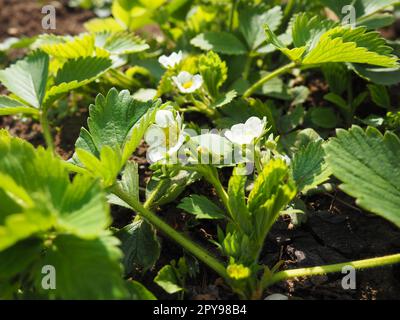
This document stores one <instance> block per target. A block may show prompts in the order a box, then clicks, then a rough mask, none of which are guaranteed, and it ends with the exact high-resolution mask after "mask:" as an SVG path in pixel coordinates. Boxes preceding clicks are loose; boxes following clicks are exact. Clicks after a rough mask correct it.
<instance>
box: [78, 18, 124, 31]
mask: <svg viewBox="0 0 400 320" xmlns="http://www.w3.org/2000/svg"><path fill="white" fill-rule="evenodd" d="M83 25H84V27H85V29H86V30H87V31H89V32H93V33H96V32H118V31H124V30H125V27H124V26H122V25H121V24H120V23H119V22H118V21H117V20H115V19H114V18H103V19H102V18H94V19H91V20H89V21H88V22H85V23H84V24H83Z"/></svg>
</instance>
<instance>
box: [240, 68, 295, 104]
mask: <svg viewBox="0 0 400 320" xmlns="http://www.w3.org/2000/svg"><path fill="white" fill-rule="evenodd" d="M295 66H296V63H295V62H291V63H289V64H287V65H285V66H283V67H282V68H279V69H277V70H275V71H274V72H272V73H269V74H267V75H266V76H265V77H263V78H261V79H260V80H259V81H257V82H256V83H255V84H253V85H252V86H251V87H250V88H249V89H247V91H246V92H245V93H244V95H243V97H244V98H248V97H250V96H251V95H252V94H253V93H254V92H256V91H257V90H258V89H259V88H260V87H261V86H262V85H263V84H264V83H266V82H268V81H271V80H272V79H275V78H276V77H279V76H280V75H282V74H285V73H287V72H289V71H290V70H292V69H293V68H294V67H295Z"/></svg>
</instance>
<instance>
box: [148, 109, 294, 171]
mask: <svg viewBox="0 0 400 320" xmlns="http://www.w3.org/2000/svg"><path fill="white" fill-rule="evenodd" d="M266 124H267V122H266V119H265V118H264V119H259V118H257V117H251V118H249V119H248V120H247V121H246V122H245V123H239V124H236V125H234V126H232V128H231V129H230V130H227V131H225V134H224V135H225V137H223V136H221V135H219V134H216V133H205V134H202V135H196V134H195V135H193V134H189V132H185V130H184V125H183V122H182V118H181V116H180V115H179V113H178V112H176V111H175V110H174V109H173V108H167V109H164V110H159V111H157V113H156V117H155V122H154V124H152V125H151V126H150V127H149V129H148V130H147V132H146V134H145V137H144V139H145V141H146V143H147V144H148V145H149V149H148V152H147V156H148V160H149V161H150V162H151V163H155V162H159V161H164V160H167V161H168V162H169V163H178V161H180V160H181V159H180V158H179V159H178V156H179V155H180V152H181V151H185V150H184V149H182V150H181V148H182V146H183V145H184V144H185V142H186V141H188V140H191V141H192V143H194V144H195V145H198V146H199V147H198V148H197V149H198V150H202V151H201V153H202V154H203V153H206V154H208V153H210V155H211V154H212V155H213V156H216V157H217V158H216V159H217V162H216V163H215V164H220V163H219V162H218V157H222V158H224V159H227V160H229V156H232V151H233V149H234V148H238V150H241V151H242V150H247V149H248V148H249V147H251V146H254V145H256V144H257V142H258V140H259V139H260V138H261V137H262V136H263V135H264V133H265V128H266ZM189 137H190V138H189ZM275 144H276V140H274V138H273V136H272V135H270V137H269V138H268V141H267V143H266V146H268V145H275ZM235 146H236V147H235ZM243 148H245V149H243ZM250 149H252V148H250ZM250 149H249V150H248V151H251V150H250ZM272 149H275V148H272ZM251 152H254V151H251ZM251 152H250V154H251ZM262 153H263V154H264V156H263V158H264V161H269V160H270V159H271V158H272V157H274V158H281V159H282V160H284V161H285V162H286V163H287V164H288V165H290V162H291V161H290V158H289V157H288V156H284V155H280V154H279V153H276V152H273V151H271V150H269V147H267V150H266V151H263V152H262ZM206 154H203V155H204V156H206ZM205 159H207V157H205ZM245 159H247V160H246V161H251V160H250V159H253V158H252V157H248V156H247V154H246V158H245ZM171 161H172V162H171ZM175 161H176V162H175ZM231 161H232V159H231ZM235 161H239V160H238V159H235ZM242 161H243V159H242V160H240V161H239V162H240V163H241V162H242ZM246 161H245V162H246ZM234 163H236V162H234ZM213 164H214V163H213Z"/></svg>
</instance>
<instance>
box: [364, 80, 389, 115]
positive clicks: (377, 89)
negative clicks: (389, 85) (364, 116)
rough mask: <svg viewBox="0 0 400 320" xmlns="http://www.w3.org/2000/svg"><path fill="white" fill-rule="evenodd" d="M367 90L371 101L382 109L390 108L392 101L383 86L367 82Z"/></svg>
mask: <svg viewBox="0 0 400 320" xmlns="http://www.w3.org/2000/svg"><path fill="white" fill-rule="evenodd" d="M368 90H369V92H370V94H371V98H372V101H373V102H374V103H375V104H376V105H377V106H379V107H381V108H384V109H390V108H391V106H392V103H391V101H390V96H389V92H388V90H387V89H386V87H385V86H380V85H377V84H369V85H368Z"/></svg>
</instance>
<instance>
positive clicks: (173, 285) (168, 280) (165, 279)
mask: <svg viewBox="0 0 400 320" xmlns="http://www.w3.org/2000/svg"><path fill="white" fill-rule="evenodd" d="M154 282H155V283H157V284H158V285H159V286H160V287H161V288H163V289H164V290H165V291H166V292H168V293H169V294H173V293H176V292H179V291H182V290H183V288H182V287H181V286H180V284H179V282H178V278H177V276H176V274H175V270H174V268H173V267H172V266H170V265H166V266H164V267H163V268H162V269H161V270H160V271H159V272H158V274H157V276H156V277H155V278H154Z"/></svg>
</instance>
